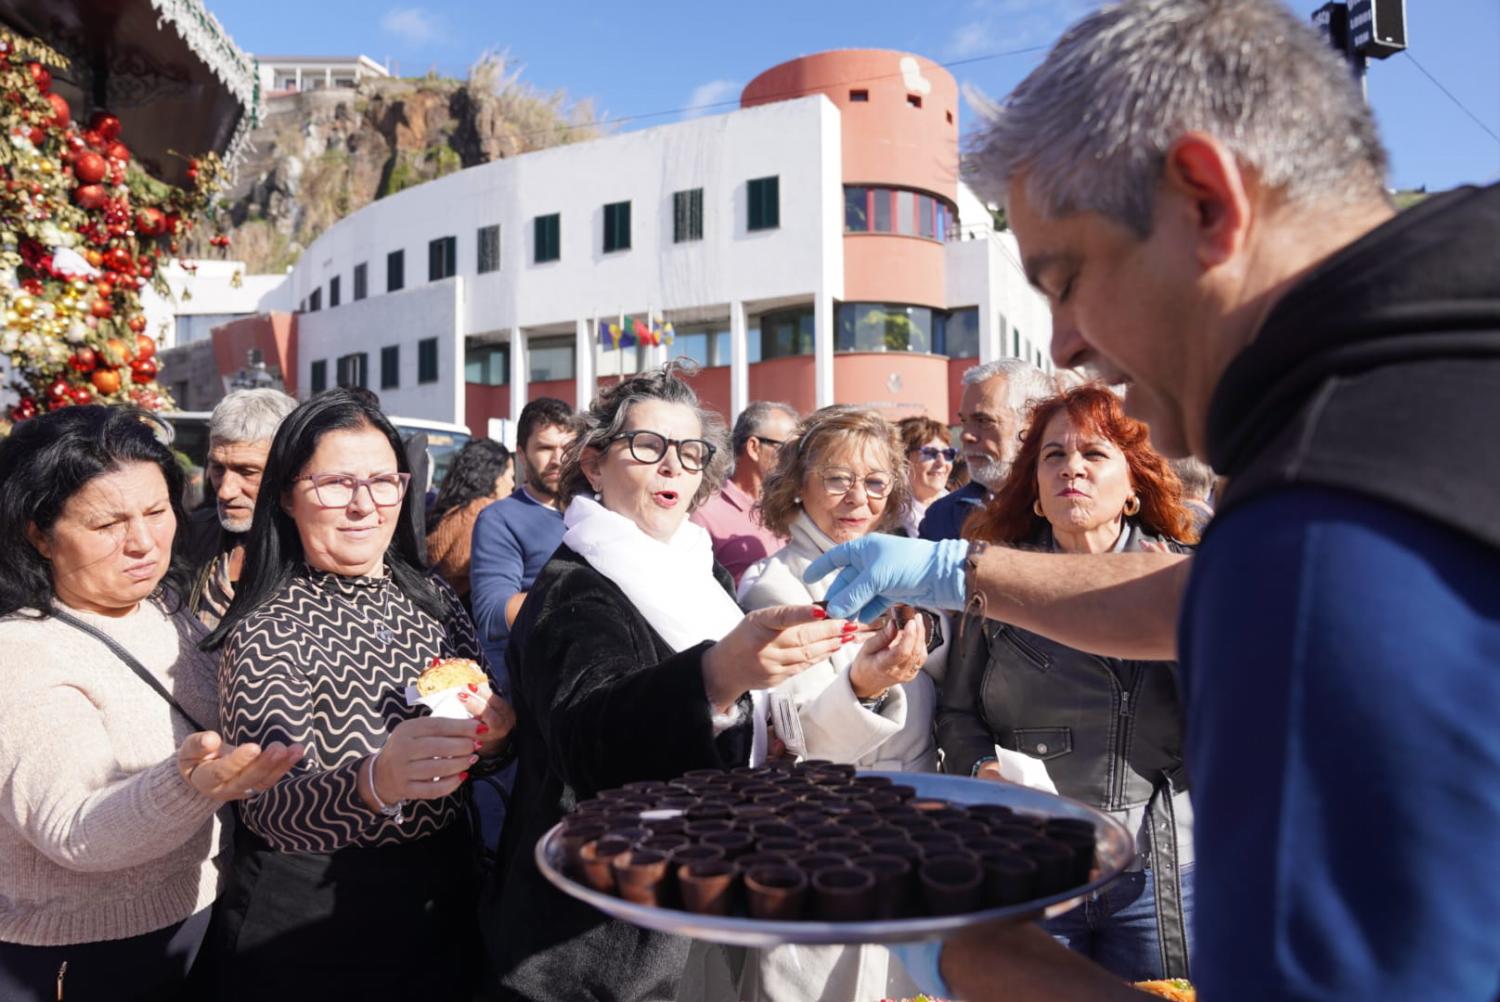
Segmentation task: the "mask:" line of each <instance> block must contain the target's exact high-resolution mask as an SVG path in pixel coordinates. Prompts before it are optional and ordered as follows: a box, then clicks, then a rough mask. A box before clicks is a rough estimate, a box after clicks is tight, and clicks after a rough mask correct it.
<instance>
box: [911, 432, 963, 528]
mask: <svg viewBox="0 0 1500 1002" xmlns="http://www.w3.org/2000/svg"><path fill="white" fill-rule="evenodd" d="M897 428H898V429H899V430H900V432H901V445H902V447H903V448H904V449H905V450H906V467H907V470H908V471H909V473H908V476H909V477H910V480H911V504H910V505H909V506H908V507H907V509H906V514H905V515H903V516H902V518H901V528H900V530H899V531H898V532H897V533H896V534H897V535H903V536H910V537H911V538H913V539H915V538H916V537H917V527H918V526H920V525H921V524H922V517H923V516H924V515H926V514H927V508H928V506H929V505H931V504H932V503H933V502H934V501H936V500H937V499H938V498H941V497H943V496H944V495H946V494H947V493H948V478H949V477H950V476H951V475H952V474H953V461H954V460H955V459H957V458H958V450H957V449H955V448H953V446H952V445H950V444H949V438H950V436H949V432H948V429H947V427H946V426H945V425H943V423H942V422H940V421H936V420H934V419H932V418H930V417H928V416H927V415H925V414H922V415H919V416H916V417H909V418H902V419H901V423H900V424H899V425H898V426H897Z"/></svg>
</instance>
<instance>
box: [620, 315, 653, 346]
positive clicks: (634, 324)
mask: <svg viewBox="0 0 1500 1002" xmlns="http://www.w3.org/2000/svg"><path fill="white" fill-rule="evenodd" d="M626 319H627V320H629V319H630V318H629V317H627V318H626ZM630 330H631V332H632V333H633V334H634V335H635V340H636V341H637V342H639V343H640V344H649V345H654V344H657V343H658V342H657V341H655V340H654V339H653V334H652V331H651V328H650V327H649V326H648V325H647V324H646V321H644V320H642V319H641V318H640V317H636V318H635V319H634V320H633V321H631V327H630Z"/></svg>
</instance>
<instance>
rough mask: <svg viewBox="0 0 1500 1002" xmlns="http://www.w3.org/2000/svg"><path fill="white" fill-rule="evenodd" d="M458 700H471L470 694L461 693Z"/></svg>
mask: <svg viewBox="0 0 1500 1002" xmlns="http://www.w3.org/2000/svg"><path fill="white" fill-rule="evenodd" d="M458 698H459V699H464V700H467V699H468V698H469V694H468V693H467V692H461V693H459V694H458Z"/></svg>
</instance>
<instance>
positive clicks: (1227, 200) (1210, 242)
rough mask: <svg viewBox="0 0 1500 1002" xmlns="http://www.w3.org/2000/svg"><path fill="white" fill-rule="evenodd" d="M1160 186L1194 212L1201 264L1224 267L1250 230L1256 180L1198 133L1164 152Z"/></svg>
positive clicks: (1223, 149)
mask: <svg viewBox="0 0 1500 1002" xmlns="http://www.w3.org/2000/svg"><path fill="white" fill-rule="evenodd" d="M1163 183H1164V185H1165V186H1166V188H1167V191H1168V192H1169V193H1171V194H1176V195H1177V196H1179V197H1180V198H1181V199H1182V200H1183V201H1184V204H1185V205H1186V206H1187V207H1188V210H1189V211H1191V212H1192V218H1191V220H1190V221H1189V222H1190V223H1191V225H1192V227H1193V231H1194V233H1195V244H1196V250H1197V256H1198V259H1199V261H1200V262H1201V263H1202V264H1203V265H1204V266H1205V267H1214V266H1215V265H1220V264H1223V263H1224V262H1225V261H1228V260H1229V259H1230V258H1232V257H1234V255H1235V254H1237V253H1238V252H1239V251H1240V249H1241V248H1242V247H1243V246H1244V244H1245V241H1246V239H1247V237H1248V236H1249V232H1250V217H1251V214H1252V207H1253V203H1254V191H1253V188H1254V185H1255V179H1254V178H1253V177H1251V176H1249V175H1247V173H1246V171H1245V169H1244V167H1243V166H1242V165H1241V164H1240V162H1239V161H1238V160H1236V159H1235V156H1234V154H1233V153H1232V152H1231V151H1230V150H1229V149H1228V147H1226V146H1225V145H1224V144H1223V143H1221V142H1220V141H1219V140H1217V139H1215V138H1214V137H1213V136H1210V135H1207V134H1205V133H1202V132H1188V133H1184V134H1183V135H1182V136H1180V137H1178V139H1177V140H1176V142H1174V143H1172V145H1171V147H1170V148H1169V149H1168V150H1167V159H1166V166H1165V168H1164V171H1163Z"/></svg>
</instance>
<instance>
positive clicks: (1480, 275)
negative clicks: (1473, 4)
mask: <svg viewBox="0 0 1500 1002" xmlns="http://www.w3.org/2000/svg"><path fill="white" fill-rule="evenodd" d="M1208 450H1209V456H1208V459H1209V463H1210V465H1212V466H1213V468H1214V470H1215V471H1216V472H1218V473H1219V474H1221V475H1223V476H1227V477H1228V478H1229V488H1228V491H1227V492H1226V494H1225V496H1224V499H1223V501H1222V502H1221V504H1220V505H1219V506H1218V518H1219V519H1221V520H1222V519H1223V517H1224V515H1225V514H1226V513H1227V512H1229V511H1231V510H1233V509H1234V508H1235V507H1237V506H1238V505H1240V504H1242V503H1244V502H1245V501H1246V500H1248V499H1249V498H1251V497H1254V496H1256V495H1258V494H1261V493H1263V492H1265V491H1268V490H1272V489H1275V488H1277V487H1280V486H1289V485H1292V484H1303V485H1310V486H1317V487H1330V488H1335V489H1342V490H1349V491H1353V492H1355V493H1358V494H1363V495H1367V496H1369V497H1372V498H1375V499H1377V500H1379V501H1382V502H1385V503H1388V504H1392V505H1395V506H1397V507H1399V508H1403V509H1406V510H1409V511H1411V512H1413V513H1415V514H1418V515H1421V516H1423V517H1425V518H1429V519H1432V520H1433V521H1434V522H1437V523H1439V524H1441V525H1445V526H1448V527H1450V528H1453V529H1456V530H1458V531H1460V532H1463V533H1467V534H1468V535H1469V536H1471V537H1473V538H1474V539H1475V540H1476V541H1478V542H1480V543H1483V544H1485V545H1486V546H1489V547H1492V548H1500V185H1491V186H1489V187H1487V188H1460V189H1457V190H1455V191H1452V192H1449V193H1447V194H1444V195H1440V196H1436V197H1433V198H1429V199H1428V200H1427V201H1425V202H1423V203H1422V204H1421V205H1418V206H1416V207H1415V208H1412V209H1408V210H1407V211H1405V212H1403V213H1402V214H1401V215H1399V216H1397V217H1396V218H1395V219H1393V220H1391V221H1390V222H1388V223H1386V224H1385V225H1383V226H1380V227H1378V228H1377V229H1375V230H1373V231H1372V232H1370V233H1368V234H1366V235H1365V236H1364V237H1363V238H1361V239H1360V240H1357V241H1355V242H1354V243H1353V244H1350V245H1349V246H1348V247H1346V248H1344V249H1343V250H1341V251H1339V252H1338V253H1337V254H1335V255H1333V256H1332V257H1330V258H1329V259H1327V260H1326V261H1324V262H1323V263H1322V264H1320V265H1319V266H1318V267H1317V268H1315V269H1314V270H1313V271H1312V272H1311V273H1310V274H1308V275H1307V276H1306V277H1304V278H1303V279H1302V280H1301V281H1300V282H1299V283H1298V284H1297V285H1296V287H1295V288H1294V289H1292V291H1291V292H1289V293H1288V294H1287V295H1286V296H1285V297H1284V298H1283V299H1282V300H1281V301H1280V302H1279V303H1277V304H1276V306H1275V307H1274V308H1273V309H1272V311H1271V314H1270V316H1268V317H1267V318H1266V322H1265V324H1264V325H1263V326H1262V329H1261V331H1260V333H1259V335H1257V337H1256V339H1255V341H1254V342H1253V343H1252V344H1251V345H1250V346H1249V347H1248V348H1247V349H1245V351H1244V352H1242V353H1241V354H1240V355H1239V357H1237V358H1236V359H1235V360H1234V362H1232V363H1231V364H1230V366H1229V368H1228V369H1227V370H1226V371H1225V373H1224V377H1223V379H1222V380H1221V381H1220V383H1219V386H1218V388H1217V389H1216V390H1215V391H1214V397H1213V400H1212V403H1211V404H1210V408H1209V415H1208ZM1209 532H1210V534H1211V533H1212V532H1213V528H1212V526H1210V528H1209Z"/></svg>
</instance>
